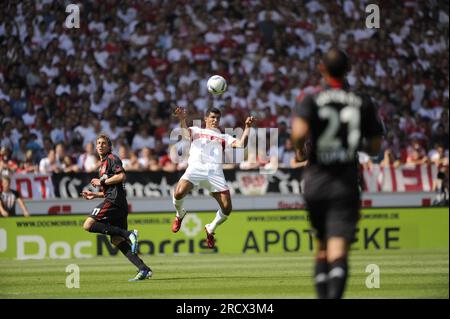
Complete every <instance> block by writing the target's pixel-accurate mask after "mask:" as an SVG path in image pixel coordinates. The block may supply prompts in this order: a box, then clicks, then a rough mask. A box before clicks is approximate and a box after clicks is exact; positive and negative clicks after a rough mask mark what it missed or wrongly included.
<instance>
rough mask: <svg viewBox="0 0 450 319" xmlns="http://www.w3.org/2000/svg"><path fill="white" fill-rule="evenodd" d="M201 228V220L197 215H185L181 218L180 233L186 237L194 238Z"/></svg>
mask: <svg viewBox="0 0 450 319" xmlns="http://www.w3.org/2000/svg"><path fill="white" fill-rule="evenodd" d="M202 228H203V224H202V220H201V219H200V217H198V216H197V214H187V215H186V216H185V217H184V218H183V224H182V225H181V231H182V232H183V233H184V234H185V235H186V236H187V237H195V236H196V235H197V234H198V233H199V232H200V231H201V230H202Z"/></svg>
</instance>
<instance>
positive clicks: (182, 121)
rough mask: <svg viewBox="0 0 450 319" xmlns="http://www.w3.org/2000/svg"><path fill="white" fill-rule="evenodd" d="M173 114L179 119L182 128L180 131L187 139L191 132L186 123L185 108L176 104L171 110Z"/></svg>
mask: <svg viewBox="0 0 450 319" xmlns="http://www.w3.org/2000/svg"><path fill="white" fill-rule="evenodd" d="M173 116H175V117H176V118H178V120H179V121H180V127H181V128H182V129H183V130H182V132H181V133H182V135H183V137H184V138H187V139H189V138H190V137H191V133H190V130H189V128H188V126H187V124H186V117H187V116H186V110H185V109H184V108H182V107H180V106H177V108H176V109H175V111H174V112H173Z"/></svg>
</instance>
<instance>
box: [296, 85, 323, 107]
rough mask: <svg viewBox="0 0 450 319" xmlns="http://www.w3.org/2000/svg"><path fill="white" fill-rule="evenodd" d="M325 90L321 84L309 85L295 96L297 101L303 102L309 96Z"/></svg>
mask: <svg viewBox="0 0 450 319" xmlns="http://www.w3.org/2000/svg"><path fill="white" fill-rule="evenodd" d="M322 91H323V87H322V86H320V85H317V86H307V87H305V88H304V89H303V90H301V91H300V93H299V94H298V95H297V97H296V98H295V100H296V102H297V103H301V102H302V101H303V100H304V99H305V98H306V97H307V96H309V95H316V94H318V93H320V92H322Z"/></svg>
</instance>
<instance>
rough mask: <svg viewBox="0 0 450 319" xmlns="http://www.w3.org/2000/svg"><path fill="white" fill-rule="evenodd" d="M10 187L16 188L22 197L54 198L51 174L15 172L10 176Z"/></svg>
mask: <svg viewBox="0 0 450 319" xmlns="http://www.w3.org/2000/svg"><path fill="white" fill-rule="evenodd" d="M11 189H15V190H17V191H18V192H19V193H20V194H21V195H22V197H23V198H24V199H48V198H54V197H55V192H54V189H53V182H52V176H51V174H17V175H13V176H12V177H11Z"/></svg>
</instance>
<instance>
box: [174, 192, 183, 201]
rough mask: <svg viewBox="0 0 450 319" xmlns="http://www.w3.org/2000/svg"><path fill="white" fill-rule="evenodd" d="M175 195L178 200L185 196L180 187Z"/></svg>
mask: <svg viewBox="0 0 450 319" xmlns="http://www.w3.org/2000/svg"><path fill="white" fill-rule="evenodd" d="M173 197H175V199H176V200H180V199H182V198H183V197H184V193H183V192H182V191H180V190H178V189H176V190H175V192H174V194H173Z"/></svg>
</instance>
